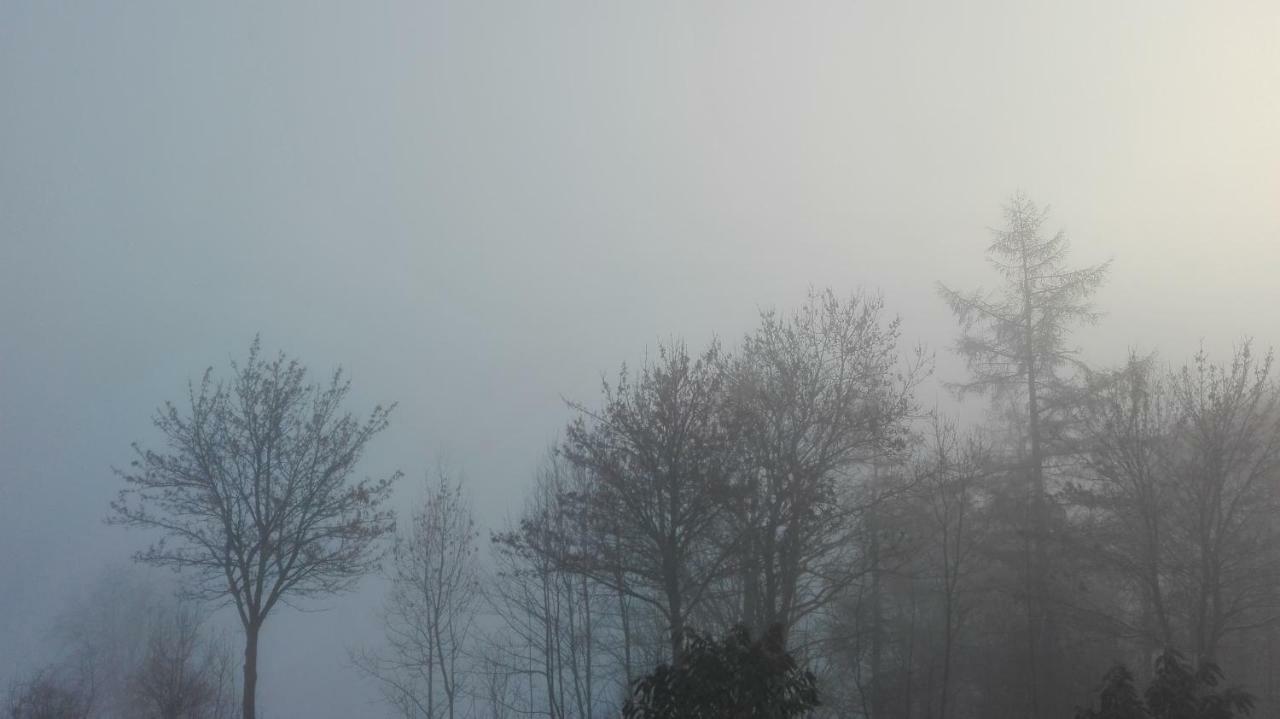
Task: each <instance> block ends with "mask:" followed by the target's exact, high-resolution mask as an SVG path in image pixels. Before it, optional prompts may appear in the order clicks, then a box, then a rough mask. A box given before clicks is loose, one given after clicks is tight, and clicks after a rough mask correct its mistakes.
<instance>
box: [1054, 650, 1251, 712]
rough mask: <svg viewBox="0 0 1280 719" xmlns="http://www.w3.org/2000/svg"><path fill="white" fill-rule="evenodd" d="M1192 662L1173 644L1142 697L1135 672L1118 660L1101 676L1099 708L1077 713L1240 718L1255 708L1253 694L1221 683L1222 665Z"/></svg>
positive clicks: (1157, 663) (1160, 659)
mask: <svg viewBox="0 0 1280 719" xmlns="http://www.w3.org/2000/svg"><path fill="white" fill-rule="evenodd" d="M1199 664H1200V666H1199V668H1193V667H1191V666H1188V664H1187V663H1186V662H1185V661H1184V660H1183V657H1182V654H1180V653H1179V652H1178V651H1177V650H1175V649H1166V650H1165V651H1164V653H1162V654H1161V655H1160V657H1159V658H1158V659H1156V666H1155V676H1154V677H1152V679H1151V684H1150V686H1148V687H1147V691H1146V697H1145V698H1146V702H1145V704H1144V703H1143V700H1142V699H1140V698H1139V697H1138V690H1137V687H1135V686H1134V682H1133V674H1131V673H1130V672H1129V670H1128V669H1126V668H1125V667H1124V666H1123V665H1116V666H1115V667H1112V668H1111V670H1109V671H1108V672H1107V673H1106V674H1105V675H1104V676H1103V679H1102V691H1101V695H1100V702H1099V708H1097V709H1083V710H1081V711H1079V712H1077V713H1076V719H1236V717H1242V716H1246V715H1248V714H1249V713H1250V712H1251V711H1252V710H1253V704H1254V700H1253V697H1252V696H1251V695H1250V694H1249V693H1247V692H1245V691H1243V690H1241V689H1239V688H1237V687H1223V688H1221V689H1219V688H1218V685H1219V684H1220V683H1221V682H1222V670H1221V669H1219V668H1218V665H1217V664H1215V663H1213V662H1211V661H1202V662H1200V663H1199Z"/></svg>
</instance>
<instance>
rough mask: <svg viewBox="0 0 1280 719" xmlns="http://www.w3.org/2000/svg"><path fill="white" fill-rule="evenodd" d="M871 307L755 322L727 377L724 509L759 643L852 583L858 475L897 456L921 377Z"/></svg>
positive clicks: (921, 366)
mask: <svg viewBox="0 0 1280 719" xmlns="http://www.w3.org/2000/svg"><path fill="white" fill-rule="evenodd" d="M882 315H883V301H882V300H881V299H880V298H879V297H863V296H860V295H855V296H852V297H850V298H848V299H846V300H842V299H840V298H838V297H837V296H836V295H835V293H833V292H831V291H830V290H827V291H825V292H811V293H810V295H809V298H808V300H807V301H806V302H805V304H804V305H802V306H801V308H800V309H799V310H798V311H797V312H795V313H793V314H791V315H790V316H780V315H779V314H777V313H776V312H772V311H770V312H765V313H763V314H762V316H761V323H760V327H759V328H758V329H757V330H756V331H755V332H754V333H752V334H751V335H748V336H747V338H746V339H745V341H744V343H743V348H742V350H741V352H740V354H739V355H738V357H737V359H736V361H734V362H733V363H732V364H731V365H730V366H729V367H728V368H727V369H726V372H727V373H728V375H729V377H730V380H729V382H730V385H731V388H730V390H729V392H728V393H727V394H728V402H729V405H730V407H731V410H730V411H731V413H732V417H733V418H732V420H731V426H732V429H733V433H734V435H735V438H736V439H737V440H738V442H739V447H740V450H741V451H742V452H743V455H744V469H743V471H742V473H741V474H742V484H743V487H742V489H743V490H744V491H742V492H741V493H740V494H738V495H737V497H736V501H735V503H734V505H733V506H734V510H735V511H734V512H733V513H732V517H733V518H734V520H735V524H736V526H735V529H734V532H733V538H732V541H733V542H734V543H735V544H736V545H737V550H736V551H735V558H736V560H737V562H736V563H737V565H738V574H739V576H740V578H741V582H742V615H741V618H742V621H745V622H746V623H747V625H748V626H749V627H751V628H752V630H753V631H755V632H757V633H759V634H763V633H764V632H765V630H766V629H768V628H769V627H773V626H775V625H780V626H781V627H782V630H783V637H784V638H786V636H787V634H788V633H789V631H790V629H791V627H792V625H793V624H794V623H795V622H797V621H798V620H800V619H802V618H803V617H805V616H808V615H809V614H811V613H812V612H814V611H816V610H818V609H820V608H822V607H823V606H825V605H826V604H827V603H829V602H830V601H831V600H832V599H833V597H834V596H835V595H836V594H838V593H839V592H841V591H843V590H844V589H845V588H847V587H848V586H849V584H850V583H851V582H852V581H854V580H855V579H856V578H857V577H858V576H859V572H858V571H857V565H858V563H857V562H856V561H854V560H853V559H852V558H851V557H850V556H848V550H849V549H850V548H851V547H853V546H854V542H852V541H851V536H852V532H853V531H855V529H856V528H855V523H856V521H857V516H858V514H859V513H860V512H861V510H862V509H863V508H864V505H865V503H866V502H867V501H875V498H874V497H873V496H870V495H868V493H866V492H863V491H859V490H860V489H863V488H862V487H859V486H857V485H859V484H861V483H859V482H858V481H857V476H858V472H859V471H862V470H865V469H866V468H867V467H869V466H870V464H871V463H873V462H879V461H887V460H889V459H890V458H892V457H893V455H895V454H897V453H900V452H901V451H902V450H903V449H904V448H905V447H906V439H907V436H908V426H907V423H908V421H909V420H910V419H911V416H912V414H913V411H914V409H915V406H914V400H913V398H912V394H913V392H914V390H915V387H916V385H917V384H918V382H919V380H920V379H921V378H922V377H923V376H924V372H925V371H927V362H926V358H925V357H924V356H923V355H922V354H920V353H917V355H916V357H915V360H914V361H913V362H912V363H911V364H910V366H909V367H907V368H905V369H903V368H902V367H900V366H899V357H898V347H897V345H898V338H899V331H898V323H897V321H896V320H890V321H886V320H885V319H884V318H883V316H882Z"/></svg>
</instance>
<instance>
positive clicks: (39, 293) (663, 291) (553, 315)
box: [0, 0, 1280, 717]
mask: <svg viewBox="0 0 1280 719" xmlns="http://www.w3.org/2000/svg"><path fill="white" fill-rule="evenodd" d="M264 5H265V6H264ZM319 5H320V4H316V3H295V4H291V3H270V4H259V3H208V4H204V5H203V6H197V5H196V4H195V3H162V2H150V3H144V2H137V3H118V4H114V5H113V6H108V4H107V3H90V2H67V3H62V2H34V1H33V2H19V1H16V0H11V1H8V2H3V3H0V686H4V685H7V682H8V679H9V677H11V676H12V675H13V673H14V672H15V671H17V670H18V669H19V668H22V667H26V666H28V665H29V663H30V662H31V661H36V660H38V659H39V658H41V657H43V656H44V655H43V654H42V652H44V651H46V644H47V642H46V641H45V639H46V637H47V634H48V631H47V630H48V627H49V623H50V622H51V621H52V619H53V617H54V615H55V614H56V612H57V611H58V610H59V609H60V608H61V606H62V605H63V603H64V602H65V599H66V598H67V597H70V596H73V595H75V594H76V593H77V592H81V591H83V590H84V588H85V586H86V584H87V583H88V582H89V581H91V580H92V579H93V578H94V577H95V576H96V574H97V573H98V572H100V571H101V569H102V567H104V566H107V565H111V564H123V563H125V562H127V560H128V555H129V553H130V552H131V551H132V550H133V549H136V548H137V547H138V546H140V545H141V544H142V543H143V542H144V541H145V539H146V536H145V535H142V534H138V533H131V532H126V531H124V530H122V529H119V528H115V527H106V526H103V524H102V518H103V517H104V516H105V515H106V513H107V510H108V502H109V500H110V499H111V498H112V497H113V496H114V494H115V492H116V490H118V489H119V487H120V481H119V480H118V479H117V478H116V477H114V476H113V475H112V472H111V467H112V466H124V465H126V464H127V463H128V461H129V459H130V457H131V455H130V450H129V443H130V442H131V441H134V440H138V441H141V442H143V443H144V444H147V443H151V444H154V440H155V433H154V431H153V430H152V429H151V425H150V418H151V415H152V413H153V411H154V409H155V408H156V406H157V405H159V404H161V403H162V402H163V401H164V400H167V399H172V400H180V399H182V398H183V397H184V396H185V395H184V392H185V382H186V381H187V380H188V379H189V378H195V377H197V376H198V375H199V373H200V372H201V371H202V370H203V369H204V368H205V367H207V366H209V365H214V366H216V367H217V368H219V370H223V369H225V367H226V365H227V361H228V360H229V359H231V358H235V357H242V356H243V355H244V353H245V351H246V349H247V347H248V344H249V341H250V339H251V338H252V337H253V335H254V334H255V333H257V332H261V333H262V336H263V341H264V344H265V346H266V347H267V348H268V349H270V350H272V351H274V350H277V349H284V350H286V351H287V352H289V353H291V354H294V355H297V356H299V357H300V358H302V359H303V360H304V361H305V362H306V363H307V364H308V365H309V366H310V367H311V368H312V370H313V371H315V372H318V373H321V374H323V373H327V372H328V371H330V370H331V369H332V368H333V367H335V366H337V365H338V364H341V365H343V366H345V367H346V368H347V369H348V370H350V373H351V375H352V378H353V393H352V401H351V405H352V407H353V408H354V409H357V410H359V411H365V410H368V409H370V408H371V407H372V406H373V404H374V403H376V402H390V401H397V402H399V407H398V409H397V410H396V412H395V414H394V415H393V417H392V427H391V429H389V430H388V431H387V432H386V433H384V434H383V435H382V436H380V437H378V438H377V439H376V440H375V441H374V442H373V444H372V445H371V448H370V452H369V455H368V459H367V463H366V465H365V469H367V470H368V471H369V472H370V473H378V472H384V471H388V470H390V469H395V468H399V469H402V470H404V471H405V472H406V474H407V477H406V481H405V484H404V485H403V487H402V491H401V493H400V496H401V502H400V506H401V507H402V508H403V509H407V508H408V507H409V505H410V500H411V499H412V497H413V496H415V495H416V494H417V491H416V487H417V485H418V484H419V483H420V482H421V478H422V476H423V473H424V472H425V471H426V470H428V469H429V468H431V467H432V466H433V465H434V464H435V462H436V459H437V458H438V457H440V456H446V457H447V458H448V459H449V460H450V461H451V462H452V463H453V464H454V465H455V466H457V467H459V468H461V469H462V470H464V471H465V473H466V475H467V476H468V479H469V481H470V483H471V488H472V492H473V494H474V495H475V501H476V505H477V508H478V511H479V514H480V517H481V519H482V521H483V522H484V523H485V524H486V525H487V526H489V527H497V525H498V524H499V523H500V521H501V520H502V518H503V517H504V516H505V515H506V514H507V513H513V512H516V511H518V509H519V504H520V500H521V495H522V493H523V492H524V489H525V487H526V486H527V485H528V479H529V476H530V474H531V472H532V470H533V468H534V466H535V464H536V462H537V461H538V460H539V458H540V457H541V456H542V454H543V452H544V450H545V448H546V447H547V445H548V444H549V443H550V442H551V441H553V440H554V438H555V437H556V434H557V432H558V431H559V430H560V429H561V428H562V427H563V425H564V423H565V421H566V420H567V419H568V418H569V413H568V411H567V410H566V409H565V407H564V404H563V400H562V398H564V397H567V398H571V399H577V400H583V401H586V402H587V403H589V404H590V403H591V402H593V401H594V400H595V399H596V398H597V396H598V386H599V380H600V375H601V373H610V374H611V373H613V372H614V371H615V370H616V368H617V366H618V365H619V364H620V363H621V362H623V361H629V362H632V363H633V364H634V363H636V362H638V361H639V360H640V359H642V358H643V356H644V353H645V351H646V349H647V348H648V349H652V348H653V347H654V346H655V345H656V343H657V342H658V341H661V340H664V339H666V338H669V337H676V336H678V337H684V338H686V339H687V340H688V341H689V342H690V344H691V345H694V346H699V345H701V344H702V343H704V342H705V341H706V340H708V339H709V338H710V337H711V336H712V335H713V334H716V335H719V336H720V337H722V338H723V339H724V340H725V342H726V343H727V344H729V345H732V344H733V342H734V341H735V340H736V338H738V337H739V336H741V335H742V333H744V332H745V331H747V330H748V329H750V327H751V325H752V324H753V322H754V320H755V317H756V313H757V309H758V308H759V307H767V306H778V307H780V308H783V309H786V308H788V307H793V306H795V305H796V304H797V303H798V302H799V301H800V300H801V299H802V298H803V296H804V294H805V291H806V288H807V287H808V286H809V285H816V286H819V287H822V286H830V287H832V288H834V289H835V290H837V291H838V292H841V293H845V292H850V291H853V290H855V289H857V288H859V287H862V288H867V289H870V290H879V291H881V292H883V294H884V296H885V300H886V304H887V307H888V309H889V310H890V311H891V312H894V313H898V314H900V315H901V317H902V320H903V329H904V337H905V339H906V340H907V341H908V342H910V343H914V342H924V343H927V344H928V345H930V346H931V347H933V348H935V349H937V350H938V351H939V372H938V374H939V376H940V378H941V379H959V378H960V373H961V369H962V368H961V367H960V365H959V364H958V363H957V362H956V361H955V360H954V359H953V358H951V357H950V356H948V355H947V353H946V350H947V347H948V345H949V344H950V342H951V340H952V338H953V337H954V335H955V325H954V322H953V320H952V318H951V316H950V315H949V312H948V310H947V309H946V307H945V306H944V305H943V303H942V302H941V301H939V300H938V299H937V298H936V296H935V294H934V291H933V284H934V282H935V281H937V280H944V281H947V282H948V283H949V284H952V285H954V286H959V287H964V288H968V287H974V286H977V285H980V284H983V283H990V281H991V280H992V277H991V275H990V274H989V273H988V272H987V271H986V269H985V267H984V265H983V259H982V252H983V250H984V248H985V247H986V244H987V241H988V234H987V230H986V228H987V227H989V226H993V225H997V224H999V222H1000V219H1001V218H1000V205H1001V204H1002V203H1003V202H1004V201H1005V200H1006V199H1007V198H1008V196H1009V195H1010V194H1011V193H1012V192H1014V191H1015V190H1017V189H1022V190H1024V191H1026V192H1027V193H1029V194H1030V195H1031V196H1032V197H1033V198H1034V199H1035V200H1037V201H1038V202H1041V203H1048V204H1052V205H1053V208H1054V211H1053V216H1052V219H1051V221H1050V226H1051V227H1053V228H1058V227H1063V228H1065V229H1066V230H1067V232H1068V235H1069V236H1070V237H1071V238H1072V241H1073V243H1074V248H1075V249H1074V253H1073V262H1074V263H1076V264H1084V263H1092V262H1097V261H1102V260H1106V259H1108V258H1114V259H1115V264H1114V266H1113V269H1112V274H1111V280H1110V282H1109V283H1108V285H1107V286H1106V287H1105V288H1104V289H1103V290H1102V291H1101V292H1100V293H1099V294H1098V296H1097V301H1098V305H1099V307H1100V309H1102V310H1104V311H1105V312H1107V316H1106V318H1105V319H1104V320H1103V322H1102V323H1101V324H1100V325H1099V326H1098V327H1096V328H1093V329H1090V330H1088V331H1085V332H1081V333H1079V334H1077V335H1076V342H1077V343H1078V344H1080V345H1081V346H1082V347H1084V348H1085V350H1086V356H1087V357H1088V358H1090V359H1093V360H1095V361H1103V362H1112V361H1118V360H1119V359H1121V358H1122V357H1123V356H1124V354H1125V353H1126V351H1127V350H1128V348H1130V347H1133V348H1136V349H1140V350H1152V349H1159V350H1161V351H1162V353H1163V356H1164V357H1165V358H1166V359H1169V360H1171V361H1180V360H1182V359H1183V358H1185V357H1186V356H1187V355H1188V354H1190V353H1191V352H1193V351H1194V350H1195V348H1196V347H1197V346H1198V345H1199V344H1200V342H1201V341H1203V343H1204V345H1205V347H1206V348H1208V349H1209V350H1211V351H1214V352H1217V353H1219V354H1221V353H1224V352H1226V351H1227V350H1228V349H1229V347H1230V346H1231V344H1232V342H1234V341H1237V340H1238V339H1239V338H1241V337H1242V336H1243V335H1245V334H1253V335H1255V336H1256V337H1257V340H1258V342H1259V343H1260V344H1262V345H1264V346H1265V345H1270V344H1273V343H1278V342H1280V311H1278V310H1277V303H1278V302H1280V280H1278V279H1277V277H1278V276H1280V5H1277V4H1276V3H1275V2H1263V1H1259V2H1252V3H1250V2H1238V3H1237V2H1226V3H1194V2H1186V3H1170V2H1155V1H1150V2H1127V3H1115V2H1093V3H1053V4H1052V5H1054V6H1055V7H1056V9H1049V6H1050V5H1051V4H1050V3H1027V2H1004V3H1001V2H966V3H950V2H937V3H906V2H881V3H861V2H832V3H738V2H723V3H720V2H716V3H629V4H628V3H587V2H583V3H576V4H575V3H553V2H537V3H519V2H510V3H488V2H475V1H471V2H456V3H439V2H413V3H386V4H375V3H331V4H326V6H325V7H320V6H319ZM936 398H938V401H946V399H945V393H944V392H943V391H942V390H940V389H936V388H935V385H934V384H929V385H927V386H926V387H925V388H924V390H923V391H922V396H921V399H922V401H924V402H925V403H927V404H932V403H933V402H934V401H935V399H936ZM372 587H373V585H372V584H366V589H365V590H364V591H362V592H361V593H359V594H356V595H349V596H341V597H336V598H333V599H330V600H326V601H324V602H320V603H318V604H317V605H315V606H317V607H324V608H327V611H324V612H320V613H315V614H300V613H298V612H294V611H291V610H287V609H284V610H282V611H280V612H279V613H277V614H274V615H272V617H271V618H270V619H269V621H268V623H267V626H266V629H265V631H264V637H263V648H262V656H261V664H260V670H259V671H260V675H261V681H260V685H259V686H260V695H261V699H260V705H261V706H262V707H264V708H265V710H266V716H270V717H291V716H299V717H301V716H315V717H348V716H358V715H361V714H364V713H368V712H372V711H373V710H371V709H369V708H368V706H367V702H368V701H370V700H371V699H373V697H374V693H373V692H372V691H371V687H370V686H369V685H368V684H367V683H365V682H363V681H361V680H360V679H358V678H357V677H355V676H354V673H353V672H352V671H351V670H350V669H349V668H347V667H346V660H345V655H344V647H346V646H350V645H353V644H355V643H357V642H359V641H361V640H365V639H372V638H373V633H374V632H375V631H376V625H375V624H374V623H373V621H372V616H371V615H372V612H373V610H374V608H375V607H376V606H377V604H378V602H379V600H380V593H379V592H378V591H376V590H375V589H374V588H372Z"/></svg>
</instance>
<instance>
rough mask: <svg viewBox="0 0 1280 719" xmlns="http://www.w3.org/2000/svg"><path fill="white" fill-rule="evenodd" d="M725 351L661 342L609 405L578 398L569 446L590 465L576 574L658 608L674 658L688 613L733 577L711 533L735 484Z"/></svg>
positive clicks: (622, 381)
mask: <svg viewBox="0 0 1280 719" xmlns="http://www.w3.org/2000/svg"><path fill="white" fill-rule="evenodd" d="M719 364H720V350H719V347H718V345H714V344H713V345H712V346H711V347H710V348H709V349H708V350H707V351H706V352H704V353H703V354H701V355H700V356H697V357H690V356H689V353H688V352H687V351H686V349H685V347H684V345H683V344H679V343H676V344H673V345H672V346H665V347H660V348H659V351H658V358H657V361H656V362H653V363H651V364H646V365H645V366H644V367H643V368H642V369H641V371H640V373H639V375H638V376H637V377H635V378H634V380H633V378H631V377H630V376H629V375H628V373H627V372H626V370H625V368H624V370H623V371H622V372H621V373H620V375H619V378H618V382H617V384H616V385H615V386H612V387H611V386H609V385H608V384H605V386H604V398H603V407H602V408H601V409H599V410H590V409H587V408H586V407H584V406H582V405H574V408H575V409H577V410H578V412H579V417H578V419H577V420H576V421H575V422H573V423H572V424H570V425H569V428H568V430H567V434H566V438H565V442H564V444H563V446H562V452H563V454H564V456H565V457H566V458H568V459H569V461H570V462H572V463H573V464H575V465H577V466H578V467H580V468H581V469H582V470H584V471H585V472H586V475H587V477H588V479H589V483H588V487H587V489H586V491H584V492H582V493H581V494H579V495H576V497H575V499H576V500H577V502H578V507H577V508H576V510H575V511H577V512H578V516H579V521H580V522H582V523H583V526H584V527H586V528H587V530H588V531H587V534H586V535H585V538H586V539H585V541H584V543H583V544H582V545H581V546H580V547H579V550H580V551H578V552H577V554H576V555H575V557H574V558H573V562H572V566H573V569H574V570H575V571H577V572H580V573H583V574H586V575H588V576H590V577H591V578H592V579H593V580H595V581H597V582H599V583H600V584H603V585H605V586H607V587H610V588H611V589H613V590H614V591H617V592H623V593H625V594H626V595H627V596H629V597H632V598H634V599H635V600H637V601H638V602H642V603H644V604H647V605H649V606H651V607H653V608H654V609H655V610H656V611H658V612H660V613H661V614H662V616H663V618H664V619H665V621H666V624H667V627H668V631H669V637H668V638H669V640H670V650H671V656H672V657H675V656H678V655H679V653H680V651H681V647H682V646H683V641H682V640H681V636H682V635H683V633H684V628H685V626H686V624H687V623H688V621H689V618H690V616H692V615H693V614H694V613H695V612H696V611H697V610H698V608H699V607H700V605H702V604H703V603H704V602H706V601H708V599H709V598H710V596H711V594H712V592H713V590H714V588H715V587H716V584H717V582H719V581H720V580H721V579H722V578H723V577H724V576H726V574H727V570H728V566H729V563H728V559H729V553H730V552H729V550H728V549H727V548H721V547H719V546H718V545H717V543H716V542H715V541H713V540H714V535H715V534H716V533H717V532H718V531H720V525H721V524H722V522H723V515H724V510H725V507H726V506H727V502H726V501H725V497H726V493H727V492H728V491H730V488H731V486H732V456H733V452H732V438H731V436H730V434H729V432H728V430H727V428H726V427H725V425H724V422H723V418H722V415H721V412H720V405H721V402H722V397H723V393H722V390H723V377H722V374H721V373H720V372H719V368H718V365H719Z"/></svg>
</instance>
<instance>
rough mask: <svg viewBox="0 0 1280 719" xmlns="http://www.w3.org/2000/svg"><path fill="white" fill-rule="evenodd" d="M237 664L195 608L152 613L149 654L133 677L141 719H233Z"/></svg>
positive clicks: (136, 713) (133, 694) (176, 607)
mask: <svg viewBox="0 0 1280 719" xmlns="http://www.w3.org/2000/svg"><path fill="white" fill-rule="evenodd" d="M235 689H236V686H235V663H234V661H233V660H232V655H231V653H230V652H228V651H227V649H226V647H225V646H224V645H223V644H222V643H221V642H219V641H217V640H215V639H213V638H212V637H210V636H209V635H208V634H207V632H206V631H204V628H203V627H202V626H201V621H200V618H199V617H198V616H197V614H196V612H195V608H194V607H193V606H191V605H189V604H177V605H174V606H171V607H166V608H161V609H159V610H158V611H155V612H154V613H153V615H152V618H151V622H150V626H149V628H148V631H147V648H146V654H145V656H144V657H143V659H142V661H141V663H140V664H139V665H138V667H137V668H136V669H134V671H133V672H132V674H131V675H130V676H129V679H128V692H129V694H130V695H131V697H132V699H133V703H132V706H133V710H132V711H131V713H130V715H131V716H133V717H137V719H232V718H233V717H234V716H235V703H236V698H235Z"/></svg>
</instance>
